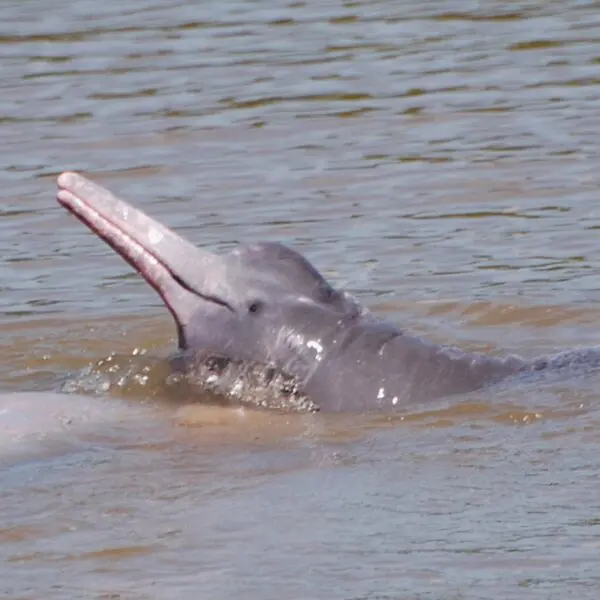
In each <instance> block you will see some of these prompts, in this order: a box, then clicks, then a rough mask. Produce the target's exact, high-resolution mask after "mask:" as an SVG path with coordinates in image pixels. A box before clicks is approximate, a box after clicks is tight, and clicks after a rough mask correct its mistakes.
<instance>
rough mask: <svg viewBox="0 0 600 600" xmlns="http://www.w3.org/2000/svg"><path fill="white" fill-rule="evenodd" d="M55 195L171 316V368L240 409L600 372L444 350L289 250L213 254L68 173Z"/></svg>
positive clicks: (559, 358) (407, 399)
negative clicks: (274, 395)
mask: <svg viewBox="0 0 600 600" xmlns="http://www.w3.org/2000/svg"><path fill="white" fill-rule="evenodd" d="M57 183H58V188H59V191H58V194H57V199H58V201H59V203H60V204H62V205H63V206H64V207H65V208H66V209H67V210H69V211H70V212H71V213H72V214H74V215H75V216H76V217H77V218H78V219H79V220H80V221H82V222H83V223H84V224H85V225H86V226H87V227H89V228H90V229H91V230H92V231H93V232H94V233H95V234H96V235H98V236H99V237H100V238H101V239H103V240H104V241H105V242H106V243H107V244H108V245H109V246H111V247H112V248H113V249H114V250H115V251H116V252H117V253H118V254H120V255H121V256H122V257H123V258H124V259H125V260H126V261H127V262H128V263H129V264H130V265H131V266H133V267H134V268H135V269H136V270H137V271H138V272H139V273H140V274H141V275H142V276H143V277H144V279H145V280H146V281H147V282H148V283H149V284H150V285H151V286H152V287H153V288H154V289H155V290H156V291H157V292H158V294H159V295H160V297H161V298H162V300H163V301H164V303H165V305H166V306H167V308H168V309H169V311H170V312H171V314H172V316H173V318H174V320H175V324H176V327H177V334H178V345H179V353H178V357H177V358H176V359H175V360H174V362H173V365H174V368H175V369H176V370H177V371H178V372H179V373H182V374H183V375H184V376H186V377H192V378H194V377H195V378H196V380H197V381H199V382H200V384H201V385H208V384H209V383H210V382H211V381H214V380H215V379H219V378H220V381H222V382H225V383H224V386H225V389H224V392H225V393H226V394H231V392H232V390H234V389H238V391H239V390H242V392H241V394H238V399H239V400H240V402H242V403H243V402H245V401H248V397H249V395H251V391H252V387H253V385H254V384H256V385H262V384H264V385H268V384H272V383H273V382H274V381H275V382H276V389H277V390H278V395H281V396H282V397H284V401H283V402H282V403H280V404H279V405H278V406H279V407H284V408H288V409H290V408H291V409H297V410H313V411H316V410H322V411H366V410H372V409H380V410H384V409H393V408H394V407H397V406H402V405H405V404H407V403H412V402H423V401H427V400H433V399H438V398H442V397H445V396H449V395H453V394H462V393H467V392H472V391H475V390H478V389H481V388H483V387H485V386H489V385H491V384H495V383H498V382H500V381H501V380H503V379H506V378H508V377H511V376H515V375H518V374H524V373H532V372H539V371H545V370H548V369H550V368H553V367H556V368H558V369H560V368H562V367H570V366H573V365H577V366H579V367H583V368H584V369H588V368H591V367H595V366H598V364H599V362H600V349H596V348H591V349H583V350H581V351H579V350H575V351H570V352H566V353H562V354H558V355H556V356H553V357H549V358H544V357H542V358H537V359H534V360H530V361H527V360H525V359H523V358H520V357H518V356H508V357H506V358H500V357H493V356H487V355H484V354H479V353H469V352H464V351H462V350H460V349H459V348H455V347H447V346H440V345H436V344H433V343H431V342H429V341H427V340H424V339H422V338H420V337H416V336H412V335H409V334H407V333H405V332H403V331H402V330H401V329H399V328H398V327H397V326H396V325H395V324H393V323H390V322H388V321H385V320H383V319H381V318H378V317H377V316H375V315H374V314H373V313H372V312H370V311H369V310H367V309H366V308H364V307H362V306H361V305H360V304H359V303H358V301H357V300H356V299H355V298H353V297H352V296H350V295H349V294H347V293H345V292H343V291H341V290H338V289H335V288H334V287H332V285H330V283H328V282H327V281H326V280H325V278H324V277H323V276H322V275H321V274H320V273H319V271H318V270H317V269H316V268H315V267H314V266H313V265H312V264H311V263H310V262H309V261H308V260H307V259H306V258H305V257H303V256H302V255H301V254H299V253H298V252H296V251H294V250H292V249H291V248H289V247H287V246H284V245H283V244H279V243H255V244H250V245H244V246H239V247H237V248H235V249H234V250H233V251H231V252H229V253H228V254H222V255H219V254H214V253H212V252H209V251H207V250H205V249H201V248H199V247H197V246H195V245H194V244H192V243H191V242H189V241H187V240H186V239H184V238H182V237H181V236H179V235H178V234H177V233H175V232H174V231H172V230H171V229H168V228H167V227H165V226H164V225H162V224H161V223H159V222H157V221H155V220H154V219H152V218H151V217H149V216H148V215H146V214H145V213H143V212H142V211H140V210H138V209H136V208H135V207H133V206H132V205H130V204H129V203H127V202H125V201H124V200H121V199H120V198H117V197H116V196H114V195H113V194H112V193H111V192H110V191H109V190H107V189H105V188H103V187H102V186H100V185H98V184H96V183H94V182H92V181H90V180H89V179H87V178H85V177H83V176H82V175H80V174H77V173H74V172H64V173H62V174H61V175H60V176H59V177H58V181H57ZM207 366H208V367H207ZM228 368H230V369H231V368H232V369H233V370H232V371H230V373H229V377H224V376H223V373H225V372H226V371H227V369H228ZM231 373H233V376H231ZM248 382H250V383H249V384H248ZM252 382H254V383H252ZM257 382H258V383H257ZM265 382H266V383H265ZM240 386H241V387H240ZM222 390H223V387H222ZM279 392H281V394H279ZM286 394H287V398H288V400H287V402H288V404H287V405H286V401H285V397H286ZM299 399H300V400H299ZM257 404H261V402H257ZM263 404H264V402H263ZM265 405H266V404H265Z"/></svg>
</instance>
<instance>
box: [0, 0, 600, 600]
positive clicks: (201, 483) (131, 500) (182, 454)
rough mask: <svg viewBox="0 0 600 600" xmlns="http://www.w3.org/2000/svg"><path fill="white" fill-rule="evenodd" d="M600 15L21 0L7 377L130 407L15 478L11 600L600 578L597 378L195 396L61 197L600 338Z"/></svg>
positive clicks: (354, 279) (4, 495)
mask: <svg viewBox="0 0 600 600" xmlns="http://www.w3.org/2000/svg"><path fill="white" fill-rule="evenodd" d="M597 9H598V5H597V3H595V2H591V1H590V2H585V1H575V0H572V1H567V2H557V1H544V2H542V1H540V0H538V1H533V0H532V1H529V2H527V1H525V0H522V1H514V2H508V3H507V2H498V1H495V0H490V1H488V2H467V1H458V0H445V1H444V0H429V1H421V2H402V3H398V2H391V1H389V0H380V1H378V2H346V3H339V2H320V3H314V2H313V3H307V2H288V3H284V2H266V1H264V0H263V1H260V0H256V1H254V2H252V1H249V0H248V1H240V2H226V3H220V2H202V3H197V2H189V1H188V2H173V1H169V0H165V1H163V2H160V3H159V2H153V1H152V0H139V1H137V2H129V3H124V2H115V1H112V0H111V1H108V2H104V3H94V2H87V1H84V0H76V1H75V2H64V1H56V2H53V3H52V5H50V4H48V3H45V2H40V1H39V0H28V1H16V0H14V1H9V0H7V1H6V2H4V3H3V10H2V14H3V18H2V22H1V23H0V60H1V65H2V78H1V79H0V128H1V132H2V144H1V145H0V169H1V172H2V181H3V193H2V201H1V202H0V256H1V257H2V258H1V260H0V287H1V291H2V293H1V294H0V323H1V326H2V332H3V336H2V340H1V342H0V356H1V361H0V387H1V388H2V390H3V391H5V392H7V391H17V390H19V391H33V392H35V391H44V390H53V389H58V388H60V387H61V386H64V385H67V387H69V386H70V387H69V389H72V390H74V391H79V392H82V393H84V394H87V395H88V397H91V400H92V401H93V402H96V401H97V402H98V403H103V402H105V403H110V402H113V401H116V402H123V401H124V402H125V403H126V404H127V405H128V409H127V410H125V409H124V412H123V414H122V416H119V414H120V413H118V411H117V416H116V417H115V418H114V419H112V420H111V419H108V418H107V419H103V420H101V422H99V423H98V426H97V427H92V428H90V427H87V428H86V429H85V430H77V429H75V430H70V431H68V432H67V436H66V438H63V439H62V441H61V440H60V439H52V440H47V442H48V443H47V444H42V445H41V446H35V452H34V453H33V454H31V455H27V457H26V459H25V458H23V457H21V458H22V459H20V460H15V461H11V462H9V463H7V464H4V466H2V470H1V471H0V507H1V508H0V590H1V591H2V593H3V595H4V597H7V598H15V599H16V598H18V599H25V598H39V597H44V598H97V599H103V600H106V599H108V598H120V599H128V600H129V599H131V600H134V599H135V600H138V599H147V598H157V597H159V598H163V599H169V598H177V599H180V598H186V599H187V598H194V599H195V598H211V599H215V598H232V597H245V598H249V599H261V600H262V599H271V598H273V599H277V600H280V599H289V600H292V599H293V600H299V599H308V598H311V599H313V598H328V599H329V598H347V599H350V598H352V599H358V598H361V599H362V598H370V599H375V598H378V599H384V598H385V599H388V598H389V599H391V598H394V599H396V598H436V599H438V598H439V599H442V598H443V599H452V600H454V599H461V600H462V599H479V598H503V599H510V598H515V599H516V598H518V599H522V598H527V599H529V598H532V599H533V598H544V599H547V598H564V597H567V596H575V597H577V598H582V599H583V598H597V596H598V592H599V591H600V577H599V576H598V568H597V567H598V564H599V557H600V529H599V527H600V502H599V501H598V499H597V496H598V494H597V490H598V486H599V484H600V475H599V473H600V459H599V458H598V457H599V456H600V435H599V434H598V431H599V425H600V408H599V406H600V401H599V399H598V394H597V389H598V377H597V376H591V377H587V378H583V379H573V380H569V381H564V380H560V381H547V382H544V383H541V382H537V383H536V382H533V383H530V384H528V385H526V386H520V387H517V388H510V389H509V388H506V389H499V390H496V391H494V392H491V391H487V392H481V393H477V394H473V395H471V396H469V397H464V398H454V399H452V401H448V402H444V403H442V404H438V405H435V406H418V407H409V408H407V409H406V410H405V411H404V412H402V413H401V414H399V415H398V416H397V417H395V418H393V419H389V418H384V417H378V416H372V417H371V416H369V417H366V416H355V417H344V418H341V417H326V416H323V415H315V416H306V415H304V416H297V417H293V416H287V417H283V416H280V415H273V414H251V413H248V412H246V413H240V412H239V411H235V410H232V411H224V410H217V409H204V410H200V409H197V408H196V409H195V408H193V407H189V406H188V407H182V408H181V407H179V408H178V407H174V406H172V405H171V404H169V403H167V404H165V403H164V399H163V398H162V396H161V394H162V387H161V381H162V379H163V378H164V365H163V364H162V362H161V361H162V359H163V358H164V356H166V355H167V354H168V352H169V350H170V349H172V348H173V346H174V329H173V326H172V323H171V321H170V318H169V316H168V314H167V312H166V310H165V309H164V308H163V307H162V306H161V304H160V301H159V300H158V298H157V297H156V296H155V295H154V293H153V292H152V291H151V290H150V289H149V288H148V286H146V285H145V283H144V282H143V281H142V280H141V279H140V278H139V277H138V276H137V275H135V274H134V273H132V272H131V270H130V269H129V268H128V267H127V265H125V264H124V263H123V262H122V260H121V259H120V258H118V257H117V256H115V255H114V253H113V252H112V251H111V250H110V249H108V248H107V247H106V246H105V245H104V244H102V243H101V242H100V241H98V240H97V239H95V238H94V237H93V236H92V235H91V234H90V233H89V232H88V231H87V230H86V229H85V228H84V227H83V226H81V225H80V224H78V223H77V222H75V221H74V220H73V219H72V218H71V217H70V216H69V215H67V214H65V212H64V211H63V210H61V209H60V208H59V207H58V206H57V204H56V203H55V201H54V193H55V184H54V179H55V177H56V175H57V174H58V173H59V172H60V171H62V170H65V169H77V170H81V171H83V172H85V173H87V174H89V175H91V176H93V177H94V178H95V179H97V180H98V181H99V182H101V183H103V184H104V185H107V186H108V187H110V188H111V189H113V190H114V191H116V192H118V193H120V194H122V195H123V196H124V197H126V198H128V199H130V200H131V201H133V202H135V203H136V204H137V205H139V206H140V207H142V208H143V209H144V210H147V211H148V212H150V213H151V214H153V215H154V216H156V217H158V218H159V219H161V220H162V221H163V222H165V223H166V224H168V225H169V226H171V227H174V228H176V229H178V230H179V231H181V232H182V233H183V234H184V235H186V236H187V237H189V238H190V239H192V240H193V241H194V242H196V243H198V244H201V245H206V246H207V247H209V248H211V249H215V250H225V249H228V248H230V247H231V246H232V245H234V244H236V243H238V242H241V241H246V242H247V241H252V240H258V239H260V240H280V241H283V242H285V243H289V244H292V245H293V246H294V247H296V248H299V249H300V250H301V251H302V252H304V253H305V254H306V255H307V256H308V257H309V258H310V260H312V261H313V262H314V263H315V264H316V265H317V266H318V267H319V268H320V269H321V270H322V271H323V272H324V273H325V274H326V275H327V276H328V277H329V278H331V279H332V280H333V281H334V282H335V283H336V284H338V285H341V286H343V287H345V288H346V289H348V290H350V291H351V292H353V293H355V294H357V295H358V296H359V297H361V299H362V300H363V301H364V302H365V303H366V304H368V305H369V306H370V307H372V308H373V309H375V310H377V311H378V312H380V313H381V314H384V315H386V316H388V317H390V318H393V319H395V320H396V321H397V322H399V323H401V324H402V325H403V326H404V327H405V328H407V329H409V330H410V331H412V332H416V333H420V334H422V335H426V336H427V337H428V338H430V339H433V340H435V341H438V342H444V343H458V344H460V345H461V346H463V347H465V348H471V349H478V350H485V351H490V352H517V353H520V354H524V355H526V356H533V355H535V354H538V353H545V352H549V351H552V350H562V349H566V348H571V347H573V346H578V345H591V344H597V343H598V330H599V329H600V311H599V309H598V307H597V301H598V297H599V292H600V290H599V286H598V276H597V274H598V271H599V268H600V244H599V242H598V228H599V227H600V212H599V210H598V191H597V190H598V187H599V186H598V184H599V183H600V181H599V179H600V178H599V175H598V164H599V158H600V156H599V146H598V143H597V123H598V118H597V115H598V112H599V110H600V84H599V82H600V36H599V35H598V31H599V28H598V26H599V25H600V13H599V12H598V10H597ZM94 396H96V397H95V398H94ZM107 406H108V404H107ZM111 406H112V404H111ZM107 410H108V409H107ZM129 410H131V411H133V412H134V413H135V414H136V415H137V416H136V419H135V420H134V421H132V420H130V419H128V418H127V417H126V416H125V415H126V414H128V411H129ZM140 411H141V413H142V415H143V416H142V417H140ZM132 423H133V425H132Z"/></svg>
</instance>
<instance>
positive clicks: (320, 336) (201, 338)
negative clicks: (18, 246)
mask: <svg viewBox="0 0 600 600" xmlns="http://www.w3.org/2000/svg"><path fill="white" fill-rule="evenodd" d="M58 187H59V191H58V195H57V199H58V201H59V202H60V203H61V204H62V205H63V206H64V207H65V208H67V209H68V210H69V211H70V212H71V213H73V214H74V215H75V216H76V217H77V218H78V219H79V220H81V221H82V222H83V223H84V224H85V225H87V227H89V228H90V229H91V230H92V231H93V232H94V233H96V234H97V235H98V236H99V237H100V238H102V239H103V240H104V241H105V242H106V243H107V244H109V245H110V246H111V247H112V248H113V249H114V250H115V251H116V252H118V253H119V254H120V255H121V256H122V257H123V258H124V259H125V260H126V261H127V262H129V263H130V264H131V265H132V266H133V267H134V268H135V269H136V270H137V271H138V272H139V273H140V274H141V275H142V276H143V277H144V278H145V280H146V281H147V282H148V283H149V284H150V285H151V286H152V287H153V288H154V289H155V290H156V291H157V292H158V294H159V295H160V296H161V298H162V300H163V301H164V303H165V305H166V306H167V308H168V309H169V311H170V312H171V314H172V316H173V318H174V320H175V324H176V327H177V333H178V342H179V348H180V350H182V351H189V350H191V351H194V350H199V351H202V352H203V353H204V354H214V355H218V356H223V357H226V358H229V359H233V360H236V361H248V362H253V363H257V364H268V365H272V366H273V367H275V368H277V369H279V370H281V371H282V372H284V373H287V374H289V375H292V376H294V377H296V378H298V379H299V380H306V379H307V378H309V377H310V376H311V375H312V374H313V373H314V372H315V371H316V370H317V369H318V368H319V364H320V362H321V361H322V360H323V358H324V357H325V356H326V355H327V354H328V353H330V352H334V351H335V350H336V346H338V345H341V344H342V343H343V341H344V340H343V336H344V332H347V331H348V329H349V326H350V325H351V323H353V322H354V321H355V320H356V319H357V318H358V317H359V316H360V315H361V312H362V311H361V308H360V306H359V305H358V303H357V302H356V301H355V300H354V299H353V298H352V297H350V296H349V295H347V294H345V293H344V292H341V291H338V290H336V289H334V288H333V287H332V286H331V285H330V284H329V283H328V282H327V281H326V280H325V278H324V277H323V276H322V275H321V274H320V273H319V272H318V271H317V269H316V268H315V267H313V265H311V263H310V262H309V261H308V260H307V259H306V258H304V257H303V256H302V255H301V254H299V253H298V252H296V251H294V250H292V249H291V248H289V247H287V246H285V245H283V244H279V243H256V244H250V245H244V246H239V247H237V248H236V249H234V250H233V251H231V252H230V253H228V254H222V255H219V254H214V253H212V252H209V251H207V250H205V249H202V248H199V247H197V246H195V245H194V244H192V243H191V242H189V241H187V240H186V239H184V238H182V237H181V236H179V235H178V234H177V233H175V232H174V231H172V230H171V229H168V228H167V227H165V226H164V225H162V224H161V223H159V222H157V221H155V220H154V219H152V218H150V217H149V216H148V215H146V214H144V213H143V212H142V211H140V210H138V209H136V208H134V207H133V206H131V205H130V204H128V203H127V202H125V201H124V200H121V199H119V198H117V197H116V196H114V195H113V194H112V193H111V192H110V191H108V190H106V189H105V188H103V187H101V186H100V185H98V184H96V183H94V182H92V181H90V180H88V179H86V178H85V177H83V176H81V175H79V174H77V173H73V172H65V173H63V174H61V175H60V176H59V178H58Z"/></svg>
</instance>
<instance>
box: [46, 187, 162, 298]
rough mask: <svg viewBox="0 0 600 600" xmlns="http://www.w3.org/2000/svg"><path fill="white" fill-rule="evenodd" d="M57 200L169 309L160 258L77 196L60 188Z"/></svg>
mask: <svg viewBox="0 0 600 600" xmlns="http://www.w3.org/2000/svg"><path fill="white" fill-rule="evenodd" d="M57 197H58V200H59V201H60V203H61V204H63V205H64V206H65V207H66V208H67V209H68V210H69V211H70V212H71V213H73V214H74V215H75V216H76V217H77V218H78V219H79V220H80V221H82V222H83V223H84V224H85V225H86V226H87V227H89V228H90V229H91V230H92V231H93V232H94V233H95V234H96V235H98V236H99V237H100V238H101V239H103V240H104V241H105V242H106V243H107V244H108V245H109V246H110V247H111V248H113V249H114V250H115V251H116V252H118V254H120V255H121V256H122V257H123V258H124V259H125V260H126V261H127V262H129V263H130V264H131V265H132V266H133V267H134V268H135V269H136V270H137V271H138V272H139V273H140V274H141V275H142V276H143V277H144V279H146V280H147V281H148V283H150V285H152V287H154V288H155V289H156V291H157V292H158V293H159V295H160V296H161V298H162V299H163V301H164V302H165V303H166V304H167V306H168V307H169V303H168V301H167V297H166V296H167V294H166V292H167V289H166V288H167V285H168V282H169V280H170V281H173V275H172V273H171V271H170V270H169V269H168V267H167V266H166V265H165V264H163V263H162V261H161V260H160V259H158V258H157V257H156V256H154V255H153V254H152V253H151V252H150V251H148V250H146V248H144V247H143V246H142V245H141V244H140V243H139V242H137V241H136V240H134V239H133V238H132V237H131V236H130V235H129V234H127V233H125V232H124V231H122V230H121V229H120V228H119V226H118V225H117V224H115V223H113V222H112V221H111V220H110V219H109V218H107V217H105V216H104V215H102V214H101V213H99V212H98V211H97V210H95V209H94V208H92V207H91V206H89V205H88V204H87V203H86V202H85V201H84V200H83V199H81V198H80V197H79V196H76V195H75V194H73V193H72V192H70V191H69V190H66V189H61V190H60V191H59V193H58V196H57Z"/></svg>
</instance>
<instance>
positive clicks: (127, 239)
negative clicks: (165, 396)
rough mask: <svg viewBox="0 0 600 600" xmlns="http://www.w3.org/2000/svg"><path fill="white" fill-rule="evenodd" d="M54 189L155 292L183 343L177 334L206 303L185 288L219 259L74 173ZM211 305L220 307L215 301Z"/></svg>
mask: <svg viewBox="0 0 600 600" xmlns="http://www.w3.org/2000/svg"><path fill="white" fill-rule="evenodd" d="M57 185H58V192H57V195H56V198H57V200H58V202H59V203H60V204H61V205H62V206H63V207H64V208H66V209H67V210H68V211H69V212H70V213H72V214H73V215H74V216H75V217H77V218H78V219H79V220H80V221H81V222H82V223H84V225H86V226H87V227H88V228H89V229H90V230H91V231H92V232H94V233H95V234H96V235H97V236H98V237H100V238H101V239H102V240H104V241H105V242H106V243H107V244H108V245H109V246H110V247H111V248H112V249H113V250H114V251H115V252H117V253H118V254H119V255H120V256H121V257H122V258H123V259H124V260H125V261H127V262H128V263H129V264H130V265H131V266H132V267H133V268H134V269H135V270H136V271H138V272H139V273H140V274H141V275H142V277H143V278H144V279H145V280H146V281H147V282H148V283H149V284H150V285H151V286H152V287H153V288H154V289H155V290H156V291H157V292H158V294H159V296H160V297H161V298H162V300H163V302H164V303H165V305H166V306H167V308H168V309H169V311H170V312H171V314H172V315H173V318H174V319H175V323H176V325H177V328H178V332H179V334H180V335H179V337H180V341H181V339H182V336H181V329H182V327H183V326H185V324H186V323H187V322H188V321H189V319H190V317H191V315H192V313H193V311H194V309H195V307H196V306H197V303H198V296H201V297H205V296H204V295H203V294H202V293H201V292H200V291H198V290H196V289H192V287H191V286H190V285H189V284H188V283H187V281H190V279H191V277H190V275H192V271H191V269H192V267H193V265H194V263H197V262H198V261H199V262H200V263H202V262H204V263H210V261H212V260H216V259H218V258H219V257H218V256H217V255H214V254H212V253H209V252H206V251H204V250H201V249H200V248H198V247H197V246H195V245H194V244H192V243H191V242H189V241H187V240H186V239H184V238H182V237H181V236H179V235H177V234H176V233H175V232H174V231H172V230H171V229H168V228H167V227H165V226H164V225H162V224H161V223H159V222H158V221H155V220H154V219H152V218H151V217H149V216H148V215H146V214H145V213H144V212H142V211H140V210H139V209H137V208H135V207H133V206H132V205H131V204H129V203H128V202H125V201H124V200H122V199H120V198H118V197H116V196H115V195H113V194H112V193H111V192H110V191H109V190H107V189H106V188H104V187H102V186H100V185H98V184H97V183H94V182H92V181H90V180H89V179H87V178H85V177H83V176H82V175H80V174H78V173H74V172H68V171H67V172H64V173H62V174H61V175H60V176H59V177H58V179H57ZM192 261H193V262H192ZM178 263H179V264H178ZM198 268H200V269H201V268H202V264H200V265H196V268H195V269H194V271H196V272H197V270H198ZM206 299H212V298H206ZM212 300H214V301H216V302H217V303H221V302H220V301H219V300H218V299H212Z"/></svg>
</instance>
